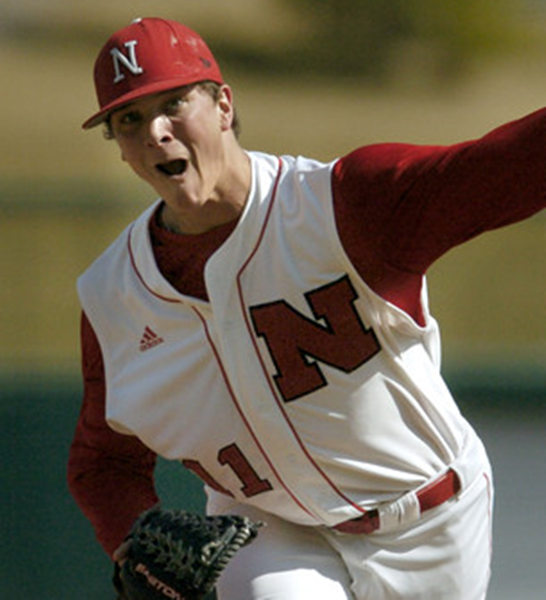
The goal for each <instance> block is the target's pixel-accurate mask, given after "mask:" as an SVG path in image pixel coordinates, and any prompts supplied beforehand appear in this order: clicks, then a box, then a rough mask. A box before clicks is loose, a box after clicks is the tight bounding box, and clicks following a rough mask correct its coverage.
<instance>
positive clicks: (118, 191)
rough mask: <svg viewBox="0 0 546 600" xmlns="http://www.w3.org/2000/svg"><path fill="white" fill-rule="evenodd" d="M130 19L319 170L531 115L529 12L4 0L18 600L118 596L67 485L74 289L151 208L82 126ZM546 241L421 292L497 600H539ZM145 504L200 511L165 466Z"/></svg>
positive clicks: (2, 189)
mask: <svg viewBox="0 0 546 600" xmlns="http://www.w3.org/2000/svg"><path fill="white" fill-rule="evenodd" d="M137 16H164V17H168V18H174V19H178V20H181V21H183V22H185V23H187V24H188V25H190V26H192V27H194V28H196V29H197V30H198V31H200V32H201V33H202V34H203V35H204V37H205V38H206V39H207V40H208V41H209V43H210V45H211V47H212V48H213V50H214V51H215V53H216V55H217V57H218V59H219V61H220V63H221V65H222V67H223V72H224V76H225V78H226V79H227V80H228V81H229V82H230V83H231V84H232V85H233V87H234V91H235V98H236V104H237V108H238V111H239V114H240V117H241V119H242V125H243V133H242V143H243V145H244V146H245V147H246V148H248V149H256V150H264V151H269V152H273V153H288V154H304V155H309V156H313V157H316V158H320V159H324V160H328V159H331V158H334V157H335V156H338V155H340V154H342V153H345V152H347V151H349V150H351V149H353V148H355V147H356V146H359V145H363V144H368V143H374V142H383V141H403V142H415V143H439V144H443V143H451V142H457V141H461V140H464V139H469V138H473V137H477V136H480V135H482V134H483V133H485V132H487V131H488V130H489V129H491V128H493V127H495V126H497V125H500V124H501V123H503V122H506V121H508V120H511V119H515V118H518V117H520V116H523V115H524V114H526V113H528V112H530V111H533V110H536V109H538V108H540V107H542V106H543V105H544V104H545V102H544V98H545V92H546V80H545V77H544V50H545V41H546V38H545V34H546V2H544V1H543V0H474V1H469V0H458V1H456V0H444V1H442V2H437V1H435V0H421V1H417V0H390V1H389V2H386V1H384V0H362V1H358V0H352V1H349V0H330V1H328V0H323V1H321V0H316V1H310V0H300V1H298V0H230V1H229V2H222V1H220V0H176V1H174V0H173V1H167V0H155V1H154V2H153V3H151V2H144V1H143V0H133V1H117V2H112V1H111V0H110V1H106V0H94V1H93V2H89V3H88V2H81V1H80V2H78V1H76V0H75V1H74V2H71V3H68V2H66V1H63V0H41V1H40V0H1V2H0V81H2V93H1V95H0V124H1V130H0V131H1V135H0V245H1V250H2V251H1V252H0V277H1V279H0V306H1V311H0V333H1V337H0V379H1V382H2V387H1V392H0V409H1V411H2V421H1V424H2V433H3V435H2V456H3V464H4V468H3V477H2V482H3V483H2V485H3V489H2V498H3V504H2V508H3V511H2V515H3V518H2V540H3V544H2V556H1V564H2V567H1V568H2V572H1V574H2V577H0V582H1V583H0V592H1V595H2V597H6V598H11V599H15V600H18V599H23V598H29V597H34V598H40V599H42V600H62V599H65V598H66V599H83V600H87V599H89V600H95V599H99V598H101V599H102V598H110V597H111V593H110V589H109V583H108V578H109V571H110V566H109V563H108V560H107V559H106V558H105V557H104V556H103V554H102V552H101V550H100V548H99V547H98V545H97V544H96V542H95V541H94V539H93V534H92V532H91V529H90V527H89V525H88V524H87V522H86V521H85V519H84V518H83V517H82V516H81V515H80V513H79V511H78V509H77V508H76V507H75V505H74V503H73V501H72V500H71V498H70V496H69V494H68V491H67V489H66V484H65V462H66V454H67V449H68V445H69V443H70V439H71V435H72V429H73V427H74V424H75V421H76V419H77V414H78V410H79V403H80V383H79V378H78V375H79V374H78V369H79V364H78V362H79V349H78V321H79V308H78V303H77V298H76V294H75V280H76V277H77V276H78V274H79V273H80V272H81V271H82V270H83V269H85V268H86V266H87V265H88V264H89V263H90V262H91V261H92V260H93V259H94V258H95V257H96V256H97V255H98V254H99V253H100V251H101V250H102V249H103V248H104V247H105V246H106V245H107V244H108V243H109V242H110V241H111V240H112V239H113V238H114V237H115V236H116V235H117V233H118V232H119V231H120V230H121V229H122V228H123V227H124V226H125V224H126V223H127V222H128V221H129V220H130V219H132V218H133V217H135V216H136V215H137V214H138V213H139V212H140V211H141V210H142V209H143V208H144V207H145V206H146V205H147V203H149V202H150V201H151V200H153V192H151V191H149V190H148V189H147V188H146V187H145V186H144V184H141V183H140V182H138V181H137V180H136V179H135V178H134V176H132V175H131V174H130V173H129V172H128V170H127V167H126V166H125V165H124V164H123V163H122V162H121V161H120V159H119V154H118V151H117V149H116V146H115V143H113V142H107V141H105V140H104V139H103V138H102V135H101V132H100V131H99V130H95V131H92V132H86V133H83V132H81V130H80V124H81V122H82V121H83V120H84V119H85V118H86V117H87V116H88V115H89V114H91V113H92V112H94V110H95V107H96V104H95V98H94V91H93V87H92V79H91V74H92V66H93V62H94V58H95V55H96V53H97V52H98V49H99V48H100V46H101V45H102V44H103V43H104V41H105V39H106V38H107V37H108V36H109V35H110V33H111V32H112V31H114V30H115V29H117V28H120V27H123V26H124V25H126V24H127V23H128V22H129V21H130V20H132V19H133V18H135V17H137ZM545 168H546V167H545ZM544 226H545V218H544V214H541V215H538V216H536V217H534V218H532V219H530V220H528V221H526V222H524V223H520V224H518V225H515V226H512V227H509V228H507V229H504V230H502V231H498V232H494V233H491V234H488V235H487V236H483V237H481V238H478V239H476V240H474V241H473V242H471V243H469V244H467V245H466V246H464V247H462V248H460V249H457V250H454V251H452V252H451V253H449V254H448V255H447V256H446V257H444V258H443V259H441V260H440V261H439V262H438V263H437V265H435V266H434V268H433V269H432V270H431V272H430V274H429V284H430V293H431V307H432V311H433V313H434V314H435V316H436V317H437V318H438V319H439V321H440V324H441V326H442V332H443V344H444V372H445V375H446V378H447V379H448V381H449V383H450V384H451V387H452V389H453V390H454V393H455V395H456V397H457V399H458V400H459V402H460V405H461V407H462V409H463V411H464V412H465V413H466V414H467V415H468V417H469V418H470V419H471V421H472V422H473V423H475V425H476V427H477V428H478V429H479V430H480V433H481V434H482V436H483V437H484V439H485V441H486V443H487V445H488V447H489V450H490V454H491V458H492V461H493V464H494V468H495V471H496V474H497V487H498V492H497V508H496V517H497V536H496V540H495V559H494V575H493V580H492V589H491V594H490V598H493V599H494V600H495V599H499V600H501V599H504V598H516V597H517V598H521V599H534V598H537V599H538V598H542V597H543V589H544V587H543V584H544V583H545V581H544V573H543V567H542V563H543V555H544V539H545V538H546V529H545V523H544V509H543V506H542V502H541V501H542V498H543V497H544V493H545V492H546V488H545V483H544V480H545V477H544V475H545V472H544V471H545V469H544V464H545V459H546V454H545V452H544V423H545V418H544V417H545V411H544V397H545V391H546V378H545V376H544V356H545V349H546V328H545V326H544V316H545V310H544V305H545V285H544V281H545V277H544V276H545V274H546V273H545V262H544V258H543V252H544V239H545V235H544V232H545V227H544ZM158 486H159V488H160V491H161V493H162V495H163V497H164V499H165V503H167V504H169V503H171V504H173V505H176V504H184V505H189V506H190V507H193V508H196V509H201V508H202V501H203V499H202V495H201V492H200V488H199V484H198V483H197V482H196V481H194V480H193V479H191V478H190V477H189V476H188V475H186V474H184V473H182V471H181V470H180V469H179V468H178V466H177V465H173V464H168V463H166V462H161V463H160V467H159V470H158ZM310 600H311V599H310Z"/></svg>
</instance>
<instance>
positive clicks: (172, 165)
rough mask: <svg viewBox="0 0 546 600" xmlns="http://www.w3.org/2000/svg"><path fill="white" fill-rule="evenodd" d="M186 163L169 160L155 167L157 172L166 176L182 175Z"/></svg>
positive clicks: (180, 160) (179, 160)
mask: <svg viewBox="0 0 546 600" xmlns="http://www.w3.org/2000/svg"><path fill="white" fill-rule="evenodd" d="M187 165H188V163H187V161H185V160H182V159H178V160H170V161H168V162H164V163H158V164H157V165H156V166H155V167H156V169H157V170H158V171H160V172H161V173H163V174H164V175H167V176H169V177H170V176H172V175H182V173H184V171H185V170H186V167H187Z"/></svg>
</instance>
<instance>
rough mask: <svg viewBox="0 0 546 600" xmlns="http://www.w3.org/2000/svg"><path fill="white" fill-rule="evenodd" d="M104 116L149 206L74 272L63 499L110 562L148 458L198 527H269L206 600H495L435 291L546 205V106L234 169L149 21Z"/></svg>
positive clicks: (245, 156)
mask: <svg viewBox="0 0 546 600" xmlns="http://www.w3.org/2000/svg"><path fill="white" fill-rule="evenodd" d="M94 78H95V86H96V92H97V96H98V102H99V111H98V112H97V113H96V114H95V115H93V116H92V117H90V118H89V119H88V120H87V121H86V122H85V123H84V125H83V127H84V128H85V129H88V128H90V127H94V126H96V125H99V124H105V127H106V130H107V132H108V135H109V136H110V137H112V138H113V139H114V140H115V142H116V143H117V144H118V146H119V148H120V150H121V155H122V158H123V160H124V161H125V162H127V164H128V165H129V167H130V168H131V169H132V170H133V171H134V172H135V173H136V174H137V175H138V176H139V177H141V178H142V179H143V180H144V181H146V182H147V183H148V184H150V186H151V187H152V188H153V189H154V191H155V193H156V195H157V197H158V200H157V201H155V202H154V203H153V204H151V205H150V207H149V208H148V209H147V210H146V211H145V212H144V213H143V214H142V215H141V216H140V217H138V218H137V219H136V220H135V222H133V223H131V224H130V225H129V226H128V227H127V229H126V230H125V231H124V232H123V233H122V234H121V235H120V236H119V237H118V239H117V240H115V241H114V243H113V244H112V245H111V246H110V247H109V248H108V249H107V250H106V251H105V252H104V253H103V254H102V255H101V256H100V257H99V258H98V259H97V260H96V261H95V262H94V263H93V264H92V265H91V266H90V267H89V268H88V269H87V270H86V272H85V273H84V274H83V275H82V277H81V278H80V279H79V284H78V289H79V295H80V299H81V304H82V309H83V313H82V323H81V340H82V353H83V378H84V398H83V406H82V410H81V415H80V418H79V421H78V424H77V427H76V432H75V437H74V441H73V444H72V447H71V451H70V458H69V483H70V487H71V490H72V493H73V495H74V496H75V498H76V500H77V502H78V504H79V506H80V507H81V509H82V510H83V512H84V513H85V514H86V515H87V517H88V518H89V519H90V521H91V523H92V524H93V526H94V528H95V531H96V535H97V537H98V540H99V541H100V543H101V544H102V545H103V547H104V549H105V551H106V552H107V553H108V554H109V555H110V556H112V557H114V558H115V559H120V558H121V556H122V552H121V553H120V551H119V550H118V552H117V553H116V549H117V548H118V547H119V546H120V544H121V543H122V541H123V539H124V537H125V535H126V533H127V531H128V530H129V528H130V526H131V524H132V522H133V521H134V519H135V518H136V517H137V515H139V514H140V513H141V512H142V511H143V510H145V509H147V508H149V507H150V506H152V505H154V504H155V503H156V502H157V501H158V498H157V495H156V492H155V490H154V480H153V471H154V464H155V460H156V456H157V455H160V456H163V457H166V458H167V459H175V460H178V461H181V462H182V463H183V464H184V465H185V466H186V467H187V468H188V469H191V470H192V471H193V472H194V473H196V474H197V475H198V476H199V477H201V479H202V480H203V482H204V484H205V486H206V492H207V498H208V502H207V511H208V512H209V513H210V514H222V513H239V514H242V515H246V516H249V517H251V518H253V519H256V520H260V521H264V522H266V523H267V527H265V528H263V530H262V531H261V532H260V534H259V535H258V538H257V540H255V541H254V542H253V544H252V545H251V546H249V547H248V548H244V549H242V550H241V551H240V552H239V553H238V554H237V556H235V558H234V559H233V561H232V563H230V565H229V566H228V567H227V569H226V571H225V573H224V574H223V575H222V577H221V578H220V582H219V587H218V595H219V598H220V599H221V600H242V599H245V600H246V599H252V600H266V599H268V600H271V599H275V600H309V599H311V598H312V599H313V600H347V599H357V600H365V599H366V600H368V599H373V600H383V599H389V600H392V599H397V598H404V599H408V598H412V599H425V598H426V599H428V600H429V599H431V598H435V599H436V598H439V599H446V600H447V599H453V600H454V599H460V600H474V599H475V600H477V599H481V598H484V597H485V594H486V589H487V585H488V579H489V574H490V559H491V555H490V553H491V511H492V497H493V488H492V478H491V470H490V465H489V462H488V459H487V455H486V452H485V450H484V448H483V446H482V443H481V442H480V440H479V438H478V436H477V435H476V433H475V431H474V430H473V428H472V427H471V425H470V424H469V423H468V422H467V421H466V420H465V418H464V417H463V416H462V415H461V413H460V412H459V410H458V408H457V406H456V404H455V402H454V400H453V398H452V396H451V394H450V392H449V390H448V389H447V387H446V385H445V383H444V381H443V379H442V376H441V374H440V348H439V334H438V326H437V323H436V322H435V320H434V319H433V317H432V316H431V314H430V312H429V308H428V301H427V290H426V280H425V273H426V271H427V269H428V267H429V266H430V265H431V264H432V263H433V262H434V261H435V260H436V259H438V258H439V257H440V256H441V255H443V254H444V253H445V252H446V251H448V250H449V249H450V248H452V247H454V246H456V245H458V244H460V243H462V242H465V241H466V240H468V239H470V238H472V237H474V236H476V235H478V234H480V233H482V232H485V231H487V230H490V229H494V228H497V227H500V226H503V225H508V224H510V223H514V222H516V221H519V220H522V219H524V218H526V217H529V216H530V215H532V214H534V213H536V212H537V211H539V210H540V209H541V208H543V207H544V198H545V190H546V169H545V168H544V158H545V147H546V110H540V111H537V112H535V113H534V114H531V115H529V116H526V117H524V118H522V119H520V120H518V121H515V122H512V123H509V124H506V125H504V126H502V127H500V128H498V129H495V130H494V131H492V132H490V133H488V134H487V135H485V136H483V137H481V138H479V139H476V140H472V141H468V142H465V143H459V144H455V145H452V146H415V145H408V144H379V145H373V146H364V147H361V148H358V149H355V150H353V151H352V152H350V153H348V154H347V155H345V156H343V157H340V158H338V159H336V160H333V161H331V162H329V163H322V162H318V161H316V160H312V159H310V158H304V157H297V158H296V157H292V156H271V155H269V154H266V153H260V152H249V151H246V150H245V149H244V148H243V147H242V146H241V145H240V143H239V141H238V138H237V131H236V121H235V114H234V99H233V92H232V89H231V88H230V86H229V85H227V84H226V83H225V82H224V80H223V77H222V74H221V71H220V69H219V67H218V65H217V63H216V61H215V59H214V56H213V55H212V54H211V52H210V50H209V49H208V48H207V46H206V45H205V43H204V42H203V40H202V39H201V38H200V37H199V36H198V35H197V34H196V33H195V32H193V31H191V30H190V29H188V28H187V27H185V26H184V25H182V24H179V23H176V22H172V21H167V20H162V19H157V18H146V19H138V20H136V21H135V22H133V23H131V24H130V25H129V26H127V27H124V28H123V29H121V30H120V31H117V32H116V33H114V34H113V35H112V37H111V38H110V39H109V40H108V41H107V43H106V44H105V46H104V47H103V48H102V50H101V51H100V54H99V55H98V58H97V60H96V63H95V71H94Z"/></svg>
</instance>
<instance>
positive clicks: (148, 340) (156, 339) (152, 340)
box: [139, 326, 165, 352]
mask: <svg viewBox="0 0 546 600" xmlns="http://www.w3.org/2000/svg"><path fill="white" fill-rule="evenodd" d="M164 341H165V340H164V339H163V338H162V337H160V336H159V335H157V333H156V332H155V331H153V330H152V329H150V328H149V327H148V326H146V328H145V329H144V333H143V334H142V337H141V338H140V346H139V348H140V351H141V352H146V350H150V349H151V348H154V347H155V346H157V345H159V344H162V343H163V342H164Z"/></svg>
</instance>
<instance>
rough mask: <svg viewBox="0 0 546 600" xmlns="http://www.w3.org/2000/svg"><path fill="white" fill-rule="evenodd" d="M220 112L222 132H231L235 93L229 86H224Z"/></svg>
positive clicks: (219, 102) (221, 90)
mask: <svg viewBox="0 0 546 600" xmlns="http://www.w3.org/2000/svg"><path fill="white" fill-rule="evenodd" d="M218 110H219V113H220V127H221V129H222V131H229V130H230V129H231V123H232V122H233V112H234V111H233V92H232V90H231V88H230V87H229V85H226V84H224V85H222V87H221V88H220V96H219V98H218Z"/></svg>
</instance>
